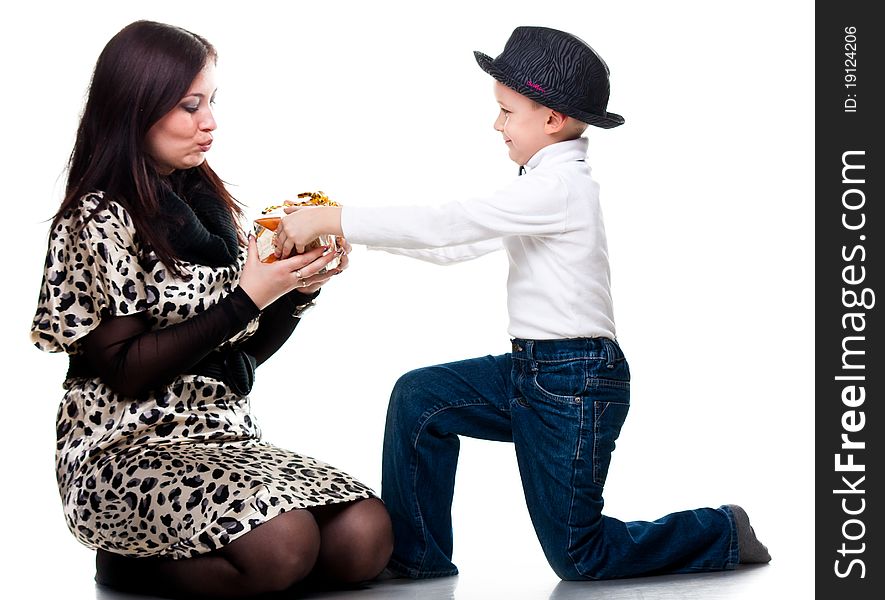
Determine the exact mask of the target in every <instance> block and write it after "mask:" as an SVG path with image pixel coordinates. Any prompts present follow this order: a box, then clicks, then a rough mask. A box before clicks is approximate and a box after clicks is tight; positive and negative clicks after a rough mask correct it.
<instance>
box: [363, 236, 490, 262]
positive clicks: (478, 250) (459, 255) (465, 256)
mask: <svg viewBox="0 0 885 600" xmlns="http://www.w3.org/2000/svg"><path fill="white" fill-rule="evenodd" d="M503 248H504V243H503V240H502V239H501V238H494V239H491V240H484V241H482V242H477V243H475V244H462V245H459V246H448V247H445V248H391V247H384V246H369V249H370V250H383V251H384V252H389V253H390V254H398V255H401V256H408V257H410V258H417V259H419V260H424V261H427V262H431V263H434V264H437V265H450V264H453V263H459V262H464V261H467V260H473V259H474V258H479V257H480V256H485V255H486V254H489V253H491V252H495V251H497V250H502V249H503Z"/></svg>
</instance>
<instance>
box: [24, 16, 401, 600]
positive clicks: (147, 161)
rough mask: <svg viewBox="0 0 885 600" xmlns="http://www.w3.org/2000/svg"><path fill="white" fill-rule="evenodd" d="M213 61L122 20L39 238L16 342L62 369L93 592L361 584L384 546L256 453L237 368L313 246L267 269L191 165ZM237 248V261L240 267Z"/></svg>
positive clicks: (176, 38) (70, 455) (277, 460)
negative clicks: (99, 586) (31, 299)
mask: <svg viewBox="0 0 885 600" xmlns="http://www.w3.org/2000/svg"><path fill="white" fill-rule="evenodd" d="M215 62H216V53H215V50H214V48H213V47H212V46H211V45H210V44H209V43H208V42H207V41H206V40H205V39H203V38H202V37H200V36H198V35H195V34H193V33H191V32H188V31H185V30H183V29H180V28H177V27H172V26H169V25H164V24H161V23H154V22H149V21H138V22H135V23H132V24H131V25H129V26H127V27H125V28H124V29H123V30H121V31H120V32H119V33H118V34H117V35H116V36H114V37H113V38H112V39H111V40H110V41H109V42H108V44H107V46H106V47H105V48H104V50H103V51H102V53H101V55H100V56H99V59H98V62H97V63H96V66H95V71H94V74H93V79H92V84H91V87H90V90H89V95H88V99H87V102H86V106H85V109H84V112H83V116H82V118H81V121H80V126H79V129H78V132H77V139H76V142H75V145H74V150H73V152H72V154H71V159H70V164H69V174H68V181H67V188H66V193H65V198H64V200H63V202H62V204H61V207H60V209H59V211H58V213H57V214H56V215H55V217H54V219H53V222H52V228H51V232H50V239H49V251H48V254H47V259H46V269H45V273H44V280H43V285H42V288H41V293H40V302H39V306H38V309H37V313H36V316H35V318H34V324H33V327H32V333H31V336H32V340H33V341H34V343H35V344H36V345H37V346H38V347H39V348H40V349H42V350H46V351H49V352H60V351H63V352H66V353H68V354H69V355H70V368H69V371H68V375H67V377H66V380H65V384H64V387H65V389H66V394H65V397H64V400H63V401H62V404H61V407H60V409H59V413H58V421H57V426H58V444H57V476H58V482H59V489H60V493H61V496H62V500H63V503H64V510H65V516H66V519H67V523H68V526H69V527H70V529H71V531H72V532H73V533H74V535H75V536H76V537H77V538H78V539H79V540H80V541H81V542H83V543H84V544H86V545H87V546H90V547H92V548H95V549H97V551H98V552H97V559H96V565H97V569H96V580H97V581H98V582H99V583H103V584H107V585H111V586H113V587H119V588H125V589H128V590H131V591H136V592H142V593H153V594H163V595H183V596H186V597H196V596H211V597H243V596H249V595H254V594H258V593H264V592H269V591H275V590H282V589H286V588H288V587H290V586H292V585H293V584H295V583H296V582H298V581H300V580H302V579H304V578H305V577H307V576H308V575H310V576H312V577H321V578H326V579H333V580H336V581H342V582H356V581H361V580H366V579H370V578H372V577H374V576H375V575H377V574H378V573H379V572H380V571H381V570H382V568H383V567H384V566H385V564H386V563H387V559H388V558H389V556H390V552H391V547H392V534H391V528H390V520H389V517H388V515H387V512H386V510H385V509H384V506H383V504H382V503H381V502H380V500H378V498H376V497H375V496H374V494H373V493H372V492H371V490H369V489H368V488H367V487H365V486H364V485H363V484H361V483H359V482H358V481H355V480H354V479H353V478H351V477H350V476H348V475H347V474H345V473H343V472H341V471H339V470H337V469H335V468H333V467H331V466H329V465H326V464H324V463H321V462H319V461H316V460H314V459H312V458H309V457H306V456H302V455H299V454H295V453H293V452H289V451H286V450H282V449H279V448H276V447H274V446H271V445H270V444H267V443H265V442H262V441H261V440H260V430H259V428H258V426H257V425H256V424H255V422H254V420H253V419H252V417H251V414H250V406H249V397H248V393H249V390H250V388H251V385H252V380H253V379H252V378H253V376H254V369H255V367H256V366H258V365H260V364H261V363H262V362H264V361H265V360H266V359H267V358H268V357H269V356H270V355H272V354H273V353H274V352H275V351H276V350H277V349H278V348H279V347H280V346H281V345H282V344H283V343H284V342H285V341H286V339H287V338H288V337H289V335H290V334H291V333H292V331H293V329H294V328H295V326H296V325H297V323H298V322H299V320H300V316H301V313H302V311H303V310H304V308H305V307H306V306H309V305H310V304H311V303H312V300H313V298H314V297H315V296H316V295H317V294H318V293H319V289H320V287H321V286H322V285H323V284H324V283H325V282H326V281H328V280H329V279H330V278H331V277H333V276H334V275H335V274H337V273H340V271H341V269H343V268H344V267H346V265H347V256H346V254H343V255H342V253H340V252H339V253H338V254H337V255H338V256H339V257H340V259H341V264H340V265H339V267H337V268H336V269H333V270H331V271H326V272H322V273H321V272H320V271H321V270H322V269H323V267H324V266H326V265H327V264H328V263H329V262H330V261H331V260H332V259H334V258H335V257H336V253H326V255H325V256H324V255H323V250H324V249H323V248H319V249H316V250H313V251H311V252H308V253H305V254H302V255H297V256H293V257H289V258H286V259H284V260H280V261H277V262H274V263H271V264H265V263H261V262H259V260H258V258H257V252H256V247H255V241H254V239H253V238H252V237H251V236H250V237H249V240H248V243H246V242H245V241H244V235H243V232H242V230H241V229H240V228H239V227H238V226H237V219H238V218H239V217H241V216H242V213H241V211H240V209H239V207H238V206H237V204H236V203H235V201H234V199H233V198H232V197H231V195H230V194H229V193H228V192H227V190H226V189H225V188H224V185H223V183H222V181H221V179H219V177H218V176H217V175H216V174H215V172H214V171H213V170H212V169H211V168H210V167H209V165H208V164H207V163H206V161H205V153H206V152H207V151H209V148H210V146H211V144H212V134H213V131H214V130H215V127H216V124H215V120H214V118H213V114H212V105H213V102H214V95H215V83H214V77H215V75H214V72H215ZM244 245H247V246H248V251H245V249H244V247H243V246H244Z"/></svg>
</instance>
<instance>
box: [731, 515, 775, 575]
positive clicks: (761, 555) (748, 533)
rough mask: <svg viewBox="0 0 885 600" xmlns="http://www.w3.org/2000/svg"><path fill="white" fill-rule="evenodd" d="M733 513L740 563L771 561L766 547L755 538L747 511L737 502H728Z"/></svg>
mask: <svg viewBox="0 0 885 600" xmlns="http://www.w3.org/2000/svg"><path fill="white" fill-rule="evenodd" d="M728 508H730V509H731V512H732V514H733V515H734V524H735V526H736V527H737V534H738V560H740V562H742V563H767V562H770V561H771V555H770V554H769V553H768V548H766V547H765V545H764V544H763V543H762V542H760V541H759V540H758V539H757V538H756V532H755V531H753V527H752V526H751V525H750V517H748V516H747V511H745V510H744V509H743V508H741V507H740V506H738V505H737V504H729V505H728Z"/></svg>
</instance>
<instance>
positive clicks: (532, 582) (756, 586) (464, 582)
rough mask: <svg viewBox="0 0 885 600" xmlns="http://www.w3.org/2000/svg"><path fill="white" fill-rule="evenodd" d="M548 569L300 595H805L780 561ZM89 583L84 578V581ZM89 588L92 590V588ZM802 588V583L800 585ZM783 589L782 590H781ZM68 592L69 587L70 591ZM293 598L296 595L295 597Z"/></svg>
mask: <svg viewBox="0 0 885 600" xmlns="http://www.w3.org/2000/svg"><path fill="white" fill-rule="evenodd" d="M545 570H546V569H544V568H542V569H537V570H535V569H531V570H530V572H526V569H524V568H520V569H514V570H506V569H504V568H503V567H502V566H500V565H499V566H497V568H494V569H478V570H475V572H473V573H465V574H461V575H459V576H457V577H446V578H440V579H429V580H422V581H410V580H392V581H385V582H380V583H371V584H368V585H366V586H365V587H364V588H362V589H358V590H348V591H324V592H313V593H307V594H305V595H301V596H297V597H298V598H304V599H305V600H310V599H314V598H315V599H317V600H319V599H322V600H345V599H346V600H378V599H380V598H384V599H385V600H415V599H421V600H449V599H452V600H454V599H459V600H472V599H496V598H506V599H508V600H511V599H513V600H517V599H523V598H525V599H538V600H542V599H549V600H578V599H582V600H584V599H595V598H599V599H602V598H604V599H605V600H653V599H654V600H676V599H685V600H695V599H697V600H732V599H739V598H740V599H745V598H755V599H759V600H765V599H768V598H779V597H784V593H785V592H784V591H786V592H787V593H788V597H791V598H807V597H810V595H805V594H801V593H800V594H796V592H795V590H793V588H792V587H790V585H789V582H788V581H785V580H783V579H784V577H785V573H784V571H783V570H782V569H779V568H778V566H777V565H769V566H753V567H741V568H740V569H738V570H737V571H732V572H727V573H706V574H700V575H668V576H661V577H646V578H641V579H624V580H616V581H597V582H588V583H583V582H563V581H558V580H557V579H556V577H555V576H554V575H553V573H552V572H545ZM84 583H85V582H84ZM81 587H82V590H81V591H82V596H81V595H76V596H75V595H68V596H66V597H69V598H84V599H87V598H88V599H91V598H93V597H94V598H95V599H96V600H136V599H138V600H151V599H150V598H147V597H144V596H134V595H131V594H123V593H119V592H115V591H113V590H110V589H107V588H104V587H102V586H98V585H96V586H89V585H83V586H81ZM93 587H94V590H91V589H90V588H93ZM799 587H800V588H801V587H802V586H801V585H800V586H799ZM778 590H784V591H778ZM68 591H69V592H70V591H71V590H68ZM293 597H294V596H293Z"/></svg>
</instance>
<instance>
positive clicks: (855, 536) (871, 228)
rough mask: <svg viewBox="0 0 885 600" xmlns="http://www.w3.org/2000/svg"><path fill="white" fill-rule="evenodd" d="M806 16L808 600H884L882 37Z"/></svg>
mask: <svg viewBox="0 0 885 600" xmlns="http://www.w3.org/2000/svg"><path fill="white" fill-rule="evenodd" d="M876 5H877V3H875V2H851V1H848V2H845V1H835V0H828V1H825V2H817V3H816V4H815V137H816V140H815V262H816V275H815V338H816V339H815V344H816V348H815V438H816V444H815V445H816V455H815V463H816V464H815V467H816V468H815V471H816V478H815V488H816V489H815V595H816V597H819V598H844V599H851V600H864V599H867V598H881V597H882V594H883V591H882V590H885V584H883V579H885V566H883V564H882V562H881V561H882V558H881V557H882V556H883V553H882V552H883V548H882V541H883V540H885V536H883V535H882V532H881V528H880V526H879V525H880V523H881V521H882V518H881V516H882V514H883V512H885V507H883V506H882V505H881V498H882V497H881V495H878V494H876V493H874V492H873V491H872V488H873V487H877V488H881V486H882V481H881V479H882V469H881V464H882V459H881V458H880V457H881V455H882V454H883V452H885V450H883V448H882V446H883V442H885V428H883V426H882V419H883V418H885V417H883V411H882V409H881V405H882V402H883V401H885V398H883V380H885V359H883V353H882V350H881V349H882V346H883V343H882V338H883V337H885V327H883V326H882V317H881V313H882V307H880V306H879V303H880V302H882V303H885V289H883V287H882V281H883V275H882V272H883V270H885V262H883V257H882V238H883V237H885V218H883V210H882V205H883V203H885V186H883V185H882V180H883V179H885V168H883V142H882V138H883V136H885V128H883V120H882V114H883V112H885V98H883V94H882V87H883V86H882V85H881V82H880V80H881V79H882V78H883V72H885V69H883V67H885V60H883V56H885V49H883V43H882V40H883V39H885V26H883V22H882V21H881V20H880V19H877V18H876V17H874V15H873V8H874V7H875V6H876Z"/></svg>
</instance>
